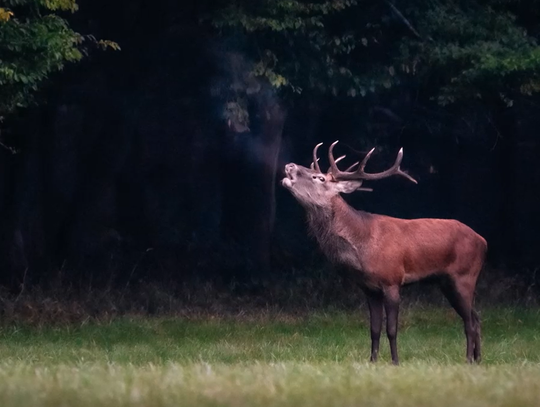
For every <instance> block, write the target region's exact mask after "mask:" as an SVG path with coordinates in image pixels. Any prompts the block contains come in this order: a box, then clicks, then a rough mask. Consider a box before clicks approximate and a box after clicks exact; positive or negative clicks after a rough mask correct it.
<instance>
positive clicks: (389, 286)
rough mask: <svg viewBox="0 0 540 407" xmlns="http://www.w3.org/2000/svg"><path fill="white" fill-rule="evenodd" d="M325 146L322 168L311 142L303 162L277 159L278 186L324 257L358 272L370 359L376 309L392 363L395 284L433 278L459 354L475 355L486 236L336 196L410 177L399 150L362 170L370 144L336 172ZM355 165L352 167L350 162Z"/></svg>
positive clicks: (376, 340) (396, 304) (451, 222)
mask: <svg viewBox="0 0 540 407" xmlns="http://www.w3.org/2000/svg"><path fill="white" fill-rule="evenodd" d="M336 144H337V142H334V143H333V144H332V145H331V146H330V149H329V153H328V155H329V157H328V160H329V162H330V169H329V171H328V172H327V173H326V174H323V173H322V172H321V170H320V167H319V165H318V158H317V149H318V148H319V147H320V145H321V144H318V145H317V146H316V147H315V148H314V151H313V162H312V164H311V168H306V167H303V166H300V165H297V164H294V163H290V164H287V165H286V166H285V174H286V177H285V178H284V179H283V180H282V185H283V186H284V187H285V188H287V189H289V191H291V193H292V195H293V196H294V197H295V198H296V199H297V200H298V201H299V202H300V203H301V204H302V206H304V208H305V209H306V213H307V218H308V224H309V229H310V233H311V234H312V235H313V236H314V237H315V238H316V239H317V241H318V243H319V245H320V247H321V249H322V251H323V252H324V253H325V254H326V255H327V257H328V258H329V259H330V260H331V261H333V262H335V263H337V264H340V265H342V266H345V267H346V268H347V269H348V270H350V271H353V272H354V274H356V276H357V277H358V281H359V282H360V283H361V285H362V287H363V288H364V291H365V293H366V296H367V299H368V305H369V309H370V321H371V339H372V352H371V360H372V361H376V360H377V355H378V351H379V338H380V332H381V326H382V313H383V308H384V310H385V311H386V316H387V327H386V328H387V329H386V330H387V336H388V338H389V342H390V350H391V354H392V361H393V363H395V364H398V363H399V358H398V353H397V339H396V338H397V322H398V312H399V298H400V296H399V290H400V287H401V286H403V285H404V284H408V283H411V282H415V281H419V280H423V279H426V278H433V277H435V278H438V279H439V281H440V283H441V289H442V291H443V293H444V295H445V296H446V297H447V298H448V300H449V302H450V304H451V305H452V306H453V307H454V309H455V310H456V312H457V313H458V314H459V315H460V317H461V318H462V319H463V322H464V328H465V337H466V340H467V361H468V362H472V361H473V360H475V361H477V362H479V361H480V359H481V339H480V321H479V318H478V314H477V313H476V311H475V310H474V309H473V301H474V290H475V287H476V281H477V279H478V275H479V273H480V271H481V269H482V267H483V263H484V259H485V254H486V251H487V243H486V241H485V240H484V238H482V237H481V236H480V235H478V234H477V233H476V232H474V231H473V230H472V229H471V228H470V227H468V226H466V225H464V224H463V223H461V222H459V221H457V220H452V219H412V220H406V219H398V218H392V217H389V216H383V215H376V214H370V213H367V212H363V211H357V210H355V209H354V208H352V207H350V206H349V205H348V204H347V203H346V202H345V201H344V200H343V198H342V197H341V194H342V193H352V192H354V191H358V190H363V191H366V190H368V191H369V190H370V189H366V188H362V182H363V181H364V180H377V179H382V178H386V177H389V176H392V175H400V176H402V177H404V178H407V179H409V180H410V181H412V182H414V183H416V180H414V178H412V177H411V176H410V175H408V174H407V173H405V172H403V171H402V170H401V169H400V164H401V161H402V159H403V149H401V150H400V151H399V153H398V157H397V159H396V162H395V163H394V165H393V166H392V167H391V168H389V169H388V170H386V171H383V172H380V173H366V172H365V171H364V169H365V166H366V164H367V161H368V159H369V157H370V156H371V154H372V153H373V151H374V149H372V150H371V151H370V152H369V153H368V154H367V155H366V157H365V158H364V160H363V161H362V162H361V163H355V164H353V165H352V166H350V167H349V168H348V169H347V170H345V171H341V170H339V168H338V167H337V163H338V162H339V161H340V160H342V159H343V158H344V156H342V157H340V158H338V159H334V157H333V148H334V146H335V145H336ZM355 167H357V169H356V170H354V171H353V169H354V168H355Z"/></svg>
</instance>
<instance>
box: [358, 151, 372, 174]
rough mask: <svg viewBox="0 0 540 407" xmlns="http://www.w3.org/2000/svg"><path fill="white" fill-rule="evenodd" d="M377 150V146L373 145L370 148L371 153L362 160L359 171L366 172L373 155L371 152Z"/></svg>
mask: <svg viewBox="0 0 540 407" xmlns="http://www.w3.org/2000/svg"><path fill="white" fill-rule="evenodd" d="M374 151H375V147H373V148H372V149H371V150H369V153H367V154H366V156H365V157H364V159H363V160H362V162H361V163H360V167H358V170H357V171H358V172H364V168H366V164H367V162H368V160H369V158H370V157H371V154H373V152H374Z"/></svg>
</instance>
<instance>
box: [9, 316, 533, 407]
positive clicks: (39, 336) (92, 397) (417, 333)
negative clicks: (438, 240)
mask: <svg viewBox="0 0 540 407" xmlns="http://www.w3.org/2000/svg"><path fill="white" fill-rule="evenodd" d="M482 319H483V337H484V342H483V344H484V360H483V363H482V365H480V366H468V365H465V363H464V359H465V340H464V337H463V333H462V325H461V321H460V320H458V318H457V317H456V316H455V315H454V314H453V312H452V311H451V310H449V309H443V308H441V309H425V308H419V307H413V308H411V309H405V310H404V311H403V312H402V315H401V320H400V335H399V339H398V341H399V350H400V357H401V362H402V365H401V366H400V367H397V368H396V367H394V366H391V365H390V363H389V361H390V357H389V351H388V344H387V342H386V340H383V341H382V349H381V355H380V362H379V363H378V364H377V365H373V364H370V363H368V362H367V360H368V357H369V333H368V329H367V320H366V315H365V310H362V311H359V312H358V314H356V315H353V314H344V313H329V314H321V313H319V314H314V315H311V316H307V317H306V316H304V317H294V316H288V315H283V314H277V315H270V314H269V315H261V316H259V317H249V318H247V317H239V318H238V319H223V318H216V319H212V318H211V317H210V316H208V317H207V318H198V319H195V320H175V319H171V318H166V319H164V318H159V319H144V318H135V317H134V318H123V319H119V320H116V321H113V322H111V323H107V324H83V325H78V326H73V325H71V326H61V327H56V328H51V327H49V328H36V327H25V326H20V325H17V326H10V327H3V328H1V329H0V406H3V407H4V406H5V407H10V406H25V407H27V406H28V407H31V406H81V407H84V406H104V407H108V406H145V407H147V406H179V405H181V406H273V405H279V406H299V405H305V406H330V405H335V406H349V405H350V406H352V405H354V406H457V405H459V406H537V405H540V311H539V310H511V309H490V310H484V312H482ZM383 339H384V338H383Z"/></svg>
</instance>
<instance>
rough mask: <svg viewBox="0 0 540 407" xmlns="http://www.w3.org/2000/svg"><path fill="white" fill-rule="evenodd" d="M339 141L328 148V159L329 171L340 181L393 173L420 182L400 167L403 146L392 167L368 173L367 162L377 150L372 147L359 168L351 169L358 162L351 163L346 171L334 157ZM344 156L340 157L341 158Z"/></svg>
mask: <svg viewBox="0 0 540 407" xmlns="http://www.w3.org/2000/svg"><path fill="white" fill-rule="evenodd" d="M337 143H338V142H337V141H334V142H333V143H332V145H330V148H329V149H328V161H329V162H330V169H329V171H328V173H330V174H332V176H333V177H334V178H335V179H336V180H338V181H345V180H376V179H382V178H386V177H390V176H392V175H401V176H402V177H405V178H407V179H408V180H409V181H412V182H414V183H415V184H418V182H417V181H416V180H415V179H414V178H413V177H411V176H410V175H409V174H407V173H405V172H403V171H401V169H400V168H399V166H400V164H401V160H403V148H401V149H400V150H399V153H398V155H397V158H396V162H395V163H394V165H393V166H392V167H390V168H389V169H387V170H386V171H383V172H377V173H366V172H364V168H365V167H366V164H367V162H368V160H369V158H370V157H371V154H373V151H375V148H372V149H371V150H370V152H369V153H367V155H366V156H365V157H364V159H363V160H362V162H361V163H360V165H359V166H358V169H357V170H356V171H351V170H352V169H353V168H354V167H355V166H356V165H357V163H355V164H353V165H351V166H350V167H349V168H347V170H346V171H341V170H340V169H339V168H338V167H337V163H338V161H339V159H338V160H335V159H334V155H333V150H334V146H335V145H336V144H337ZM341 158H342V157H340V159H341Z"/></svg>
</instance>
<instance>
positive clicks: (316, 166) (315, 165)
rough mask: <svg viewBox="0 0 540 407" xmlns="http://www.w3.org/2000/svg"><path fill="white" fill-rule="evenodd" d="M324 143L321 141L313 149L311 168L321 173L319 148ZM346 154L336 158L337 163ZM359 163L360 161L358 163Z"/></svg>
mask: <svg viewBox="0 0 540 407" xmlns="http://www.w3.org/2000/svg"><path fill="white" fill-rule="evenodd" d="M322 145H323V143H319V144H317V145H316V146H315V148H314V149H313V161H312V162H311V165H310V167H311V169H312V170H316V171H318V172H320V173H322V171H321V168H320V167H319V158H318V157H317V150H318V149H319V147H320V146H322ZM345 157H346V156H345V155H342V156H341V157H339V158H338V159H336V160H335V162H336V163H338V162H340V161H341V160H343V159H344V158H345ZM356 164H358V163H356ZM356 164H353V165H352V166H350V167H349V170H350V169H352V168H353V167H354V166H355V165H356Z"/></svg>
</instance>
